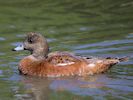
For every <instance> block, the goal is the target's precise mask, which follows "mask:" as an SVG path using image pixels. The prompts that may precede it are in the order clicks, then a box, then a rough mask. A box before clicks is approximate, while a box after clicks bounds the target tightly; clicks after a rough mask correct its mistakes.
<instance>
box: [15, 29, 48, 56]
mask: <svg viewBox="0 0 133 100" xmlns="http://www.w3.org/2000/svg"><path fill="white" fill-rule="evenodd" d="M20 50H28V51H30V52H31V54H32V55H33V56H34V57H39V58H44V57H46V56H47V54H48V51H49V47H48V43H47V40H46V39H45V38H44V36H42V35H41V34H39V33H35V32H30V33H28V34H27V36H26V38H25V40H24V42H23V44H22V45H19V46H17V47H16V48H14V49H13V51H20Z"/></svg>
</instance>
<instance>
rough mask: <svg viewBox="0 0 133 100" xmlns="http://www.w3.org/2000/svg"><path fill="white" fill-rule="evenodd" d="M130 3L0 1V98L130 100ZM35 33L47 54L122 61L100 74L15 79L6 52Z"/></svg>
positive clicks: (12, 58)
mask: <svg viewBox="0 0 133 100" xmlns="http://www.w3.org/2000/svg"><path fill="white" fill-rule="evenodd" d="M132 9H133V1H132V0H64V1H62V0H56V1H54V0H21V1H20V0H10V1H9V0H8V1H7V0H4V1H3V0H0V100H89V99H90V100H107V99H108V100H118V99H121V100H132V99H133V61H132V60H133V10H132ZM31 31H32V32H40V33H42V34H43V35H44V36H45V37H47V40H48V42H49V45H50V51H56V50H60V51H63V50H65V51H70V52H74V53H76V54H77V55H85V56H102V57H107V56H111V57H123V56H129V57H130V60H129V61H128V62H123V63H121V64H119V65H116V66H114V67H113V68H112V69H111V70H110V71H108V72H107V73H105V74H101V75H94V76H88V77H84V78H83V77H66V78H35V77H26V76H22V75H19V72H18V70H17V67H18V63H19V61H20V59H22V58H23V57H24V56H26V55H28V54H29V52H26V51H24V52H12V51H11V49H12V48H14V47H15V46H16V45H18V44H20V43H21V41H23V38H24V36H25V33H27V32H31Z"/></svg>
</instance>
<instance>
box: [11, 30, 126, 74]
mask: <svg viewBox="0 0 133 100" xmlns="http://www.w3.org/2000/svg"><path fill="white" fill-rule="evenodd" d="M12 50H13V51H21V50H28V51H30V53H31V54H30V55H29V56H26V57H24V58H23V59H22V60H20V62H19V65H18V70H19V72H20V73H21V74H23V75H28V76H37V77H63V76H89V75H95V74H100V73H105V72H107V71H108V70H109V69H110V68H111V67H112V66H113V65H116V64H117V63H120V62H123V61H127V60H128V58H127V57H121V58H112V57H106V58H104V57H85V56H79V55H76V54H74V53H70V52H67V51H54V52H49V46H48V42H47V39H46V38H45V37H44V36H43V35H42V34H40V33H36V32H29V33H27V35H26V37H25V39H24V41H23V43H22V44H21V45H18V46H17V47H15V48H13V49H12Z"/></svg>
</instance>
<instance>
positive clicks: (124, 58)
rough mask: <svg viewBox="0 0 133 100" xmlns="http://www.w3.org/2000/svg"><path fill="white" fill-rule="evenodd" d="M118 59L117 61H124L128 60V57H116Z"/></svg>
mask: <svg viewBox="0 0 133 100" xmlns="http://www.w3.org/2000/svg"><path fill="white" fill-rule="evenodd" d="M117 59H118V60H119V62H124V61H128V60H129V57H122V58H117Z"/></svg>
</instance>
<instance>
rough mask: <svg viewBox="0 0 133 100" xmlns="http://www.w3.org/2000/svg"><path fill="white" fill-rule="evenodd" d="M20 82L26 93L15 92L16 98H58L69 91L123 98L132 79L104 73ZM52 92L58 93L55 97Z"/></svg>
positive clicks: (98, 97)
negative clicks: (112, 76) (113, 76)
mask: <svg viewBox="0 0 133 100" xmlns="http://www.w3.org/2000/svg"><path fill="white" fill-rule="evenodd" d="M21 82H23V83H24V84H25V88H26V89H27V95H19V94H17V92H16V93H15V96H16V97H17V98H28V99H31V98H32V99H33V100H34V99H35V100H49V99H51V98H56V99H59V98H62V95H64V94H65V92H66V93H67V92H71V93H72V94H75V95H82V96H92V97H94V99H103V98H104V97H106V96H108V95H109V94H110V95H112V96H113V97H116V98H117V97H118V98H123V97H122V95H128V92H133V88H132V87H131V86H130V85H131V84H133V81H131V80H124V79H113V78H111V77H110V78H109V77H108V76H106V75H95V76H93V77H84V78H83V77H71V78H70V77H69V78H56V79H51V78H44V79H39V78H33V77H32V78H31V77H23V78H22V80H21ZM123 87H124V88H123ZM13 90H14V91H13V92H15V91H18V90H19V89H18V88H17V89H15V88H13ZM118 91H119V92H118ZM53 94H56V95H58V94H60V95H59V96H58V97H56V96H55V95H53ZM66 95H67V94H66ZM74 98H75V99H78V98H79V97H78V96H77V97H74ZM68 99H69V97H68ZM71 99H72V98H71ZM125 99H126V98H125Z"/></svg>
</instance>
